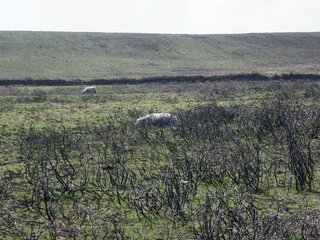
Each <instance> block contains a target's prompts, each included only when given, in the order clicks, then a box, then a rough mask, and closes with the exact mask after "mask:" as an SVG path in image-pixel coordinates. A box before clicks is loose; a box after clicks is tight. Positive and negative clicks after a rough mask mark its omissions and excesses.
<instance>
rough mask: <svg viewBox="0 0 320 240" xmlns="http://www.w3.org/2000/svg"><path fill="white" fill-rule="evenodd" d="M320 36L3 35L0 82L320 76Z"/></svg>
mask: <svg viewBox="0 0 320 240" xmlns="http://www.w3.org/2000/svg"><path fill="white" fill-rule="evenodd" d="M319 62H320V33H274V34H271V33H265V34H230V35H163V34H120V33H68V32H66V33H62V32H0V79H25V78H31V79H67V80H70V79H86V80H87V79H97V78H104V79H110V78H144V77H153V76H181V75H186V76H189V75H204V76H211V75H222V74H230V73H232V74H236V73H251V72H258V73H261V74H268V75H269V74H274V73H277V74H282V73H290V72H292V73H317V74H318V73H320V65H319Z"/></svg>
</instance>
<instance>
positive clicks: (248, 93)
mask: <svg viewBox="0 0 320 240" xmlns="http://www.w3.org/2000/svg"><path fill="white" fill-rule="evenodd" d="M318 86H319V83H314V82H304V83H303V84H301V85H299V84H297V83H290V82H286V83H281V82H262V83H259V82H249V81H248V82H237V81H234V82H218V83H203V84H166V85H161V84H144V85H139V86H135V85H123V86H98V88H97V91H98V94H97V95H96V96H82V95H80V94H79V93H80V91H81V89H82V86H70V87H20V86H14V87H0V109H1V111H0V175H2V176H3V175H4V173H5V172H6V171H8V170H10V171H18V170H19V169H23V166H22V164H21V162H19V155H18V145H17V144H16V140H17V135H18V133H19V131H21V129H24V128H27V129H28V128H31V127H34V128H35V129H41V128H47V127H50V126H56V125H57V123H59V122H63V123H64V125H65V126H67V127H72V126H76V125H79V124H80V125H81V124H88V125H93V126H104V125H105V124H108V121H109V118H110V116H117V117H121V116H126V117H127V118H128V119H129V120H130V121H131V123H132V124H133V122H134V121H135V119H136V118H137V117H139V116H142V115H144V114H146V113H149V112H155V111H168V112H176V111H179V110H182V111H186V110H188V109H190V108H193V107H196V106H198V105H199V104H201V105H205V104H206V103H207V102H208V101H215V102H216V103H217V104H218V105H219V106H225V107H230V106H232V105H244V106H252V109H253V108H254V107H256V106H260V104H262V102H265V101H268V100H269V99H270V96H273V95H275V94H276V93H277V91H274V90H273V91H270V89H277V90H280V89H287V90H288V91H289V92H290V94H289V97H291V98H293V97H294V96H297V97H298V96H299V97H302V98H303V99H304V103H305V104H309V103H313V104H319V102H318V100H317V99H313V98H311V97H308V98H306V97H305V94H304V93H305V92H306V91H308V89H318ZM313 94H314V93H313ZM312 96H316V93H315V95H312ZM130 134H132V136H131V135H130V136H126V137H128V138H130V139H131V138H134V137H135V134H137V133H136V132H134V133H130ZM154 134H155V135H152V132H151V133H150V136H151V137H152V138H153V139H154V141H157V136H158V135H156V133H154ZM162 134H164V135H167V137H168V136H170V131H164V132H163V133H162ZM168 139H170V138H169V137H168ZM177 139H178V140H179V138H178V137H177ZM128 141H129V142H128V143H132V142H130V141H131V140H128ZM180 141H182V140H181V139H180ZM133 142H134V141H133ZM128 143H127V144H128ZM191 143H193V142H191ZM134 144H137V146H139V144H140V143H139V142H134ZM195 144H197V143H196V142H195ZM205 144H208V145H207V146H208V147H210V142H206V143H205ZM137 146H134V147H135V149H134V151H136V152H138V156H140V155H139V154H141V155H142V157H141V158H136V159H129V161H128V162H127V165H126V166H127V167H128V168H130V169H131V170H134V171H137V167H142V166H144V168H145V169H146V171H147V172H148V174H149V175H148V177H150V179H144V180H141V181H145V183H146V184H147V183H152V181H155V180H152V178H151V172H152V173H157V172H158V171H159V168H160V167H162V166H165V164H166V162H165V161H166V160H165V157H166V156H167V155H168V153H167V152H165V151H163V152H161V154H159V155H158V157H159V158H156V159H153V157H154V156H157V154H156V153H153V152H152V151H150V150H159V151H162V150H163V149H161V148H162V147H161V146H159V149H150V147H148V146H144V145H141V146H139V147H138V148H136V147H137ZM188 147H189V146H184V149H179V150H178V152H181V153H183V151H184V150H185V149H187V151H189V149H188ZM193 147H194V146H190V148H193ZM201 150H202V148H200V149H196V150H193V151H194V152H193V153H194V154H195V155H196V153H200V151H201ZM268 151H269V149H266V153H265V154H267V153H268ZM136 152H135V153H136ZM135 156H137V155H135ZM125 157H126V156H125ZM192 157H196V156H192ZM263 157H266V156H263ZM271 157H272V156H270V158H271ZM150 159H152V160H153V161H150ZM137 161H139V162H138V164H137ZM94 167H95V166H92V169H90V171H94ZM137 172H138V171H137ZM277 174H278V176H279V177H281V176H282V175H283V173H282V172H281V171H279V172H278V173H277ZM319 176H320V175H319V171H316V175H315V181H316V182H317V181H318V180H319ZM77 177H78V176H77ZM225 184H226V185H228V186H229V185H231V182H230V181H226V182H225ZM315 187H316V189H317V190H319V185H318V184H316V186H315ZM17 189H19V187H18V188H17ZM215 189H216V185H215V184H214V183H201V184H200V185H199V189H198V194H197V196H196V197H195V199H194V201H193V202H192V204H193V209H196V208H197V207H199V206H200V205H201V204H203V203H204V201H205V194H206V193H207V192H208V190H210V191H214V190H215ZM15 194H17V195H18V194H19V193H18V192H17V193H15ZM21 194H24V193H21ZM86 197H87V196H86ZM108 197H109V196H108ZM255 197H256V198H257V201H258V202H259V203H260V205H259V208H261V209H263V210H264V211H266V212H268V211H270V209H275V208H276V207H277V206H275V205H274V202H275V200H277V202H278V203H279V202H281V203H283V206H285V207H286V208H287V209H288V212H289V213H291V212H294V211H295V210H297V209H299V207H301V206H302V205H303V206H306V209H308V210H313V211H318V210H319V195H318V193H316V192H302V193H297V192H296V191H295V190H293V189H292V188H291V189H286V188H285V187H277V186H276V185H275V184H273V183H271V187H270V188H269V189H268V191H262V192H261V193H259V194H257V195H256V196H255ZM88 199H90V197H88ZM88 199H86V201H89V200H88ZM4 201H5V200H4ZM79 202H80V205H81V204H85V203H84V202H83V203H82V202H81V201H79ZM0 204H1V201H0ZM65 204H66V205H65V206H64V207H67V206H68V204H67V200H66V203H65ZM103 204H105V205H103ZM122 204H123V205H121V206H120V205H119V204H118V203H117V201H116V200H115V199H113V200H112V201H111V202H108V203H105V202H102V207H101V209H100V210H101V214H102V213H105V212H107V211H108V210H112V211H114V212H115V213H119V214H121V215H123V216H126V219H125V223H124V231H125V232H126V234H128V235H130V236H131V237H132V238H133V239H164V238H165V236H166V237H169V236H170V237H171V238H172V239H189V238H192V237H194V236H193V235H192V224H191V223H190V222H188V223H186V224H184V223H183V222H179V221H172V220H170V221H169V220H168V216H166V214H167V213H163V212H162V213H161V214H160V215H158V216H155V217H152V218H150V219H146V218H143V219H139V218H138V217H137V215H136V214H135V211H134V210H133V209H132V208H130V207H129V206H127V205H126V204H125V203H122ZM81 206H82V205H81ZM188 207H189V205H188V204H187V205H186V208H188ZM109 208H110V209H109ZM90 210H92V211H94V210H95V209H90ZM187 210H188V209H187ZM17 211H19V210H17ZM23 214H27V213H25V212H24V213H23ZM76 223H77V222H76V220H75V223H74V224H76Z"/></svg>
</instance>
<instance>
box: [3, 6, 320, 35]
mask: <svg viewBox="0 0 320 240" xmlns="http://www.w3.org/2000/svg"><path fill="white" fill-rule="evenodd" d="M0 30H33V31H72V32H74V31H76V32H138V33H188V34H215V33H250V32H317V31H320V0H0Z"/></svg>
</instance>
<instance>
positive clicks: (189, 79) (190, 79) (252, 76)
mask: <svg viewBox="0 0 320 240" xmlns="http://www.w3.org/2000/svg"><path fill="white" fill-rule="evenodd" d="M242 80H249V81H272V80H284V81H288V80H290V81H295V80H314V81H318V80H320V75H319V74H300V73H295V74H293V73H290V74H281V75H278V74H274V75H272V76H266V75H262V74H259V73H242V74H228V75H216V76H163V77H149V78H142V79H135V78H121V79H92V80H81V79H75V80H64V79H29V78H27V79H0V85H2V86H9V85H28V86H29V85H33V86H72V85H123V84H145V83H162V84H165V83H179V82H185V83H194V82H207V81H211V82H216V81H242Z"/></svg>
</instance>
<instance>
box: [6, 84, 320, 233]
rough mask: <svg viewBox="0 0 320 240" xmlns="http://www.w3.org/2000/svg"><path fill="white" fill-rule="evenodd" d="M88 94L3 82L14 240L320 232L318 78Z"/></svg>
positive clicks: (9, 229) (102, 89)
mask: <svg viewBox="0 0 320 240" xmlns="http://www.w3.org/2000/svg"><path fill="white" fill-rule="evenodd" d="M82 88H83V87H81V86H65V87H45V86H43V87H22V86H11V87H0V176H1V178H0V187H1V188H0V208H1V210H2V211H1V213H0V238H1V239H219V238H222V237H224V238H226V239H317V238H318V237H319V236H320V228H319V226H320V225H319V219H320V208H319V206H320V197H319V191H320V184H319V183H320V182H319V180H320V165H319V157H320V152H319V149H320V147H319V146H320V142H319V137H320V135H319V134H320V125H319V119H320V105H319V96H320V95H319V93H320V92H319V91H320V85H319V83H318V82H312V81H298V82H289V81H288V82H281V81H265V82H255V81H232V82H227V81H225V82H223V81H222V82H215V83H213V82H205V83H193V84H187V83H183V84H182V83H181V84H141V85H122V86H116V85H114V86H97V94H96V95H81V94H80V91H81V90H82ZM152 112H171V113H174V114H176V115H177V116H178V119H179V126H178V128H177V129H176V130H172V129H171V128H170V127H152V126H151V127H141V128H139V127H137V126H134V122H135V121H136V119H137V118H138V117H141V116H144V115H145V114H147V113H152Z"/></svg>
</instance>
